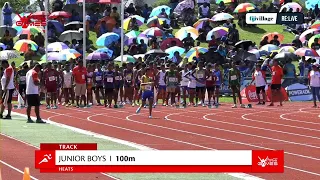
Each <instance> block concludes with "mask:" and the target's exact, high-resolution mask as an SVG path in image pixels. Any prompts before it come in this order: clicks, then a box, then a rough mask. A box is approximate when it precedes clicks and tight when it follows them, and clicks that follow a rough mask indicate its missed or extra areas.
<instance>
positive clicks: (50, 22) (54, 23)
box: [48, 20, 64, 33]
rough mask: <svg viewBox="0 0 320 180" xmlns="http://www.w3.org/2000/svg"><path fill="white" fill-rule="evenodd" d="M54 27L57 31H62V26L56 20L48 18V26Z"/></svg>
mask: <svg viewBox="0 0 320 180" xmlns="http://www.w3.org/2000/svg"><path fill="white" fill-rule="evenodd" d="M49 27H54V28H55V29H56V30H57V32H58V33H62V32H63V31H64V26H63V25H62V24H61V23H60V22H59V21H57V20H48V28H49Z"/></svg>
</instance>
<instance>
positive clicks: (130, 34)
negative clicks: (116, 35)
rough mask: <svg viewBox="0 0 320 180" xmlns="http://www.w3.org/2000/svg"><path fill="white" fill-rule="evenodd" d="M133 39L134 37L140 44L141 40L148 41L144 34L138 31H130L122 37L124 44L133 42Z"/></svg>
mask: <svg viewBox="0 0 320 180" xmlns="http://www.w3.org/2000/svg"><path fill="white" fill-rule="evenodd" d="M133 39H136V41H137V43H138V44H140V43H141V40H143V42H144V43H148V38H147V36H146V35H144V34H141V33H140V31H130V32H128V33H127V34H126V35H125V37H124V42H125V44H126V45H130V44H132V43H133Z"/></svg>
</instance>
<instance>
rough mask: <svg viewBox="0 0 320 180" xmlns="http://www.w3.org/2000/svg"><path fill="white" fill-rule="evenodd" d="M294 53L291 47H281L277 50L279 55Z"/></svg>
mask: <svg viewBox="0 0 320 180" xmlns="http://www.w3.org/2000/svg"><path fill="white" fill-rule="evenodd" d="M294 51H296V49H295V47H293V46H283V47H282V48H280V49H279V50H278V52H279V53H282V52H290V53H293V52H294Z"/></svg>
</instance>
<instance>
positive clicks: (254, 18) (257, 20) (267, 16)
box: [246, 13, 277, 24]
mask: <svg viewBox="0 0 320 180" xmlns="http://www.w3.org/2000/svg"><path fill="white" fill-rule="evenodd" d="M246 23H247V24H276V23H277V13H247V14H246Z"/></svg>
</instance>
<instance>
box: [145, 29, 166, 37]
mask: <svg viewBox="0 0 320 180" xmlns="http://www.w3.org/2000/svg"><path fill="white" fill-rule="evenodd" d="M141 34H144V35H146V36H147V37H149V36H154V37H162V36H163V35H164V34H165V33H164V31H162V30H161V29H159V28H158V27H152V28H149V29H146V30H144V31H143V32H142V33H141Z"/></svg>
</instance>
